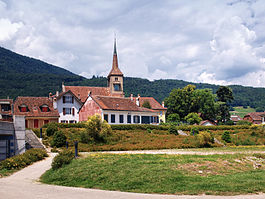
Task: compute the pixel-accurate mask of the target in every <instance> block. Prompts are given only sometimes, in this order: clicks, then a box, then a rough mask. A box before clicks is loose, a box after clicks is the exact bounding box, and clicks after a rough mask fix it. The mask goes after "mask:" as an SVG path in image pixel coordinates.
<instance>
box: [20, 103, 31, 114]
mask: <svg viewBox="0 0 265 199" xmlns="http://www.w3.org/2000/svg"><path fill="white" fill-rule="evenodd" d="M18 108H19V110H20V112H28V111H29V109H28V106H27V105H25V104H22V105H21V106H19V107H18Z"/></svg>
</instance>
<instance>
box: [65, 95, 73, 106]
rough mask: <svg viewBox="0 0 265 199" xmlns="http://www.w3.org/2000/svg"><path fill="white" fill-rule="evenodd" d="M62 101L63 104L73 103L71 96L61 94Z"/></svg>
mask: <svg viewBox="0 0 265 199" xmlns="http://www.w3.org/2000/svg"><path fill="white" fill-rule="evenodd" d="M63 103H64V104H73V103H74V97H73V96H68V95H66V96H63Z"/></svg>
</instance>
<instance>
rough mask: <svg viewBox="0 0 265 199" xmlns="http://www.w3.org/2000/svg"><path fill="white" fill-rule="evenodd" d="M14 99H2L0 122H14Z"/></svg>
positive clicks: (0, 101) (0, 100)
mask: <svg viewBox="0 0 265 199" xmlns="http://www.w3.org/2000/svg"><path fill="white" fill-rule="evenodd" d="M12 106H13V100H12V99H0V120H2V121H10V122H12V120H13V118H12Z"/></svg>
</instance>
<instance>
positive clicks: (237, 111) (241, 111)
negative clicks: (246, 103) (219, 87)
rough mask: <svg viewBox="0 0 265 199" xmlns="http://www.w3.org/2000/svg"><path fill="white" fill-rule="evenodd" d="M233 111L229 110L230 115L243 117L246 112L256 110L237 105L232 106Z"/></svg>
mask: <svg viewBox="0 0 265 199" xmlns="http://www.w3.org/2000/svg"><path fill="white" fill-rule="evenodd" d="M234 109H235V110H234V111H230V114H231V115H239V116H240V117H241V118H243V117H244V116H245V115H246V114H248V113H251V112H256V110H255V109H254V108H250V107H248V108H243V106H237V107H234Z"/></svg>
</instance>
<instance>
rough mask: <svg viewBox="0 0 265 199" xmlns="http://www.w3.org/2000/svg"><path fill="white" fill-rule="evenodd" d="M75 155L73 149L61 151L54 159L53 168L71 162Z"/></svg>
mask: <svg viewBox="0 0 265 199" xmlns="http://www.w3.org/2000/svg"><path fill="white" fill-rule="evenodd" d="M74 157H75V155H74V152H73V151H71V150H64V151H62V152H60V153H59V154H58V155H57V156H55V158H54V159H53V161H52V169H59V168H61V167H62V166H63V165H66V164H69V163H70V162H71V161H72V160H73V159H74Z"/></svg>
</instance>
